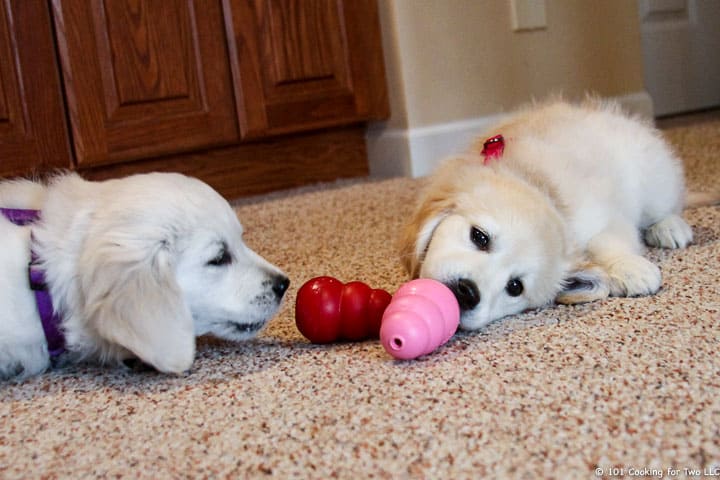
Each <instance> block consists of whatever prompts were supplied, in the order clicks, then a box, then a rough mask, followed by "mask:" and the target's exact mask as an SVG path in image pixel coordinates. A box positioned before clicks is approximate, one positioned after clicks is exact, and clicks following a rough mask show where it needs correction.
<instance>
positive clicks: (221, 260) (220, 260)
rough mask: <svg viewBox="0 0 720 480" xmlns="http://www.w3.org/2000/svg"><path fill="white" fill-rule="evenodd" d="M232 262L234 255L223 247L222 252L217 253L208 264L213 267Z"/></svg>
mask: <svg viewBox="0 0 720 480" xmlns="http://www.w3.org/2000/svg"><path fill="white" fill-rule="evenodd" d="M231 262H232V256H231V255H230V252H228V251H227V248H223V249H222V250H220V252H219V253H218V254H217V256H216V257H215V258H213V259H212V260H210V261H209V262H207V264H208V266H212V267H221V266H223V265H227V264H229V263H231Z"/></svg>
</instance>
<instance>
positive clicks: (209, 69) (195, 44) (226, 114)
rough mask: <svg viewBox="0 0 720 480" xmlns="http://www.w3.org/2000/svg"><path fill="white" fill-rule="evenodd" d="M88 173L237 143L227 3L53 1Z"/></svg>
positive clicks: (78, 152)
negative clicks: (92, 169) (103, 166)
mask: <svg viewBox="0 0 720 480" xmlns="http://www.w3.org/2000/svg"><path fill="white" fill-rule="evenodd" d="M53 7H54V14H55V24H56V27H57V32H58V33H57V34H58V43H59V47H60V55H61V59H62V64H63V70H64V72H65V78H66V92H67V98H68V108H69V111H70V120H71V123H72V128H73V133H74V142H75V151H76V156H77V159H78V163H79V165H80V166H90V165H100V164H107V163H115V162H118V161H124V160H131V159H137V158H143V157H149V156H157V155H165V154H171V153H176V152H181V151H185V150H190V149H197V148H204V147H211V146H216V145H223V144H227V143H231V142H233V141H236V140H237V139H238V129H237V117H236V114H235V109H234V102H233V92H232V86H231V76H230V67H229V64H228V59H227V50H226V42H225V37H224V29H223V17H222V11H221V8H220V4H219V0H216V1H211V0H197V1H193V0H104V1H92V2H88V1H86V0H53Z"/></svg>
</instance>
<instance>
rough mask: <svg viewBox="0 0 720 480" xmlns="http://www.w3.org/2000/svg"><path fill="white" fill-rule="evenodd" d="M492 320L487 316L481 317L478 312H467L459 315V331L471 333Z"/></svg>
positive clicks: (480, 313) (481, 314)
mask: <svg viewBox="0 0 720 480" xmlns="http://www.w3.org/2000/svg"><path fill="white" fill-rule="evenodd" d="M493 320H494V319H492V318H489V317H488V316H487V315H483V313H482V312H481V311H479V310H468V311H466V312H462V313H461V314H460V329H461V330H465V331H468V332H472V331H474V330H478V329H480V328H482V327H484V326H485V325H487V324H488V323H490V322H492V321H493Z"/></svg>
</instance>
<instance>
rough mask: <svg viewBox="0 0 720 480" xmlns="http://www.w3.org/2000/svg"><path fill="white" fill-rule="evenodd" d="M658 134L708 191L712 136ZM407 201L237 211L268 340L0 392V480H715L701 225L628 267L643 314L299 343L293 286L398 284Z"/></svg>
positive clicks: (708, 294) (75, 372) (711, 345)
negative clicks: (267, 263)
mask: <svg viewBox="0 0 720 480" xmlns="http://www.w3.org/2000/svg"><path fill="white" fill-rule="evenodd" d="M666 134H667V136H668V138H669V139H670V140H671V141H672V142H673V143H674V144H675V145H676V146H677V148H678V150H679V151H680V152H681V153H682V155H684V157H685V158H686V161H687V165H688V178H689V183H690V185H691V186H692V187H693V188H696V189H707V188H712V187H715V188H717V187H718V185H720V121H711V122H706V123H702V124H699V125H694V126H690V127H679V128H674V129H671V130H668V131H667V132H666ZM339 161H340V160H339ZM421 183H422V182H421V181H419V180H410V179H394V180H388V181H382V182H367V181H361V182H345V183H340V184H335V185H329V186H322V187H315V188H306V189H303V190H299V191H294V192H290V193H287V192H286V193H282V194H273V195H269V196H266V197H262V198H255V199H251V200H245V201H243V202H242V203H241V204H239V206H238V212H239V214H240V217H241V219H242V221H243V223H244V224H245V226H246V229H247V236H246V240H247V241H248V243H249V244H250V245H251V246H252V247H254V248H255V249H256V250H258V251H259V252H261V253H262V254H263V255H265V256H266V257H267V258H269V259H270V260H271V261H273V262H275V263H277V264H278V265H281V266H282V267H283V268H284V269H285V270H286V272H287V273H288V274H289V275H290V277H291V278H292V280H293V285H292V287H291V290H290V292H289V294H288V297H287V300H286V303H285V305H284V308H283V309H282V311H281V313H280V314H279V316H278V317H277V318H276V319H275V320H274V321H273V322H272V323H271V326H270V327H269V328H268V329H267V330H266V331H265V332H264V333H263V334H262V335H261V337H260V338H259V339H257V340H256V341H252V342H249V343H245V344H239V345H238V344H230V343H224V342H219V341H216V340H212V339H200V341H199V351H198V355H197V359H196V362H195V364H194V367H193V369H192V371H191V372H190V373H188V374H187V375H185V376H182V377H171V376H164V375H160V374H156V373H152V372H147V373H128V372H122V371H118V370H109V369H102V368H98V367H93V366H76V367H70V368H67V369H64V370H57V371H53V372H51V373H48V374H46V375H44V376H41V377H38V378H35V379H31V380H29V381H27V382H26V383H24V384H20V385H13V384H10V385H4V386H2V387H0V416H1V417H2V420H1V421H0V477H1V478H73V479H76V478H94V477H109V478H116V477H117V478H148V479H160V478H264V477H274V478H281V479H286V478H317V479H327V478H348V479H359V478H434V479H443V478H446V479H458V478H475V479H477V478H533V479H534V478H596V469H598V468H599V469H602V472H603V473H604V474H605V476H606V478H607V476H608V475H609V474H610V473H616V474H617V475H616V476H617V477H620V476H637V474H639V473H647V474H650V475H651V476H652V474H653V473H656V472H653V471H652V470H653V469H661V470H662V474H663V478H668V477H671V476H673V475H672V474H673V473H677V474H678V475H679V477H683V476H687V475H691V474H692V472H690V471H689V470H686V469H698V470H699V471H700V473H701V474H702V473H703V471H704V473H706V474H708V473H709V474H715V473H718V474H720V355H719V354H718V350H719V347H720V282H719V280H720V279H719V275H718V270H719V269H720V207H712V208H701V209H697V210H693V211H688V212H686V217H687V219H688V220H689V221H690V223H691V224H692V225H693V227H694V230H695V234H696V242H695V244H694V245H693V246H691V247H690V248H688V249H686V250H682V251H658V250H653V251H650V252H649V253H648V255H649V257H650V258H651V259H652V260H653V261H655V262H657V263H658V264H659V265H660V266H661V268H662V271H663V274H664V284H663V288H662V290H661V292H660V293H659V294H658V295H655V296H652V297H646V298H632V299H627V298H617V299H610V300H607V301H603V302H597V303H592V304H587V305H582V306H576V307H565V306H559V307H553V308H547V309H545V310H542V311H534V312H530V313H526V314H523V315H520V316H516V317H513V318H508V319H505V320H503V321H501V322H498V323H495V324H493V325H491V326H490V327H489V328H487V329H485V330H483V331H480V332H476V333H474V334H466V333H460V334H457V335H456V336H455V337H454V338H453V339H452V340H451V341H450V343H449V344H448V345H447V346H445V347H444V348H442V349H440V350H439V351H437V352H435V353H434V354H432V355H430V356H427V357H424V358H422V359H420V360H417V361H412V362H397V361H393V360H392V359H391V358H390V357H389V356H388V355H387V354H386V353H385V352H384V350H383V349H382V347H381V346H380V344H379V343H378V342H377V341H368V342H364V343H356V344H339V345H331V346H313V345H310V344H309V343H308V342H307V341H306V340H304V339H303V337H302V336H301V335H300V334H299V332H298V331H297V330H296V328H295V324H294V319H293V306H294V301H295V293H296V291H297V288H298V287H299V286H300V285H301V284H302V283H303V282H304V281H306V280H308V279H309V278H311V277H313V276H316V275H321V274H329V275H333V276H336V277H338V278H340V279H342V280H344V281H350V280H362V281H365V282H367V283H369V284H370V285H372V286H373V287H381V288H386V289H388V290H390V291H394V290H395V289H396V288H397V287H398V286H399V285H400V284H401V283H402V282H404V281H405V280H406V277H405V274H404V272H403V271H402V270H401V268H400V266H399V263H398V261H397V258H396V252H395V239H396V236H397V231H398V228H399V227H400V225H401V223H402V220H403V218H404V217H406V216H407V214H408V212H409V211H410V209H411V205H412V202H413V198H414V195H415V194H416V192H417V190H418V187H419V186H420V185H421ZM611 468H615V469H617V470H615V472H611V470H610V469H611ZM643 469H646V470H643ZM669 469H671V470H669Z"/></svg>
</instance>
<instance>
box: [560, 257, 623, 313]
mask: <svg viewBox="0 0 720 480" xmlns="http://www.w3.org/2000/svg"><path fill="white" fill-rule="evenodd" d="M609 295H610V279H609V277H608V275H607V272H606V271H605V270H604V269H603V268H602V267H601V266H599V265H598V264H596V263H592V262H589V261H582V262H580V263H579V264H577V265H576V266H575V267H574V268H573V269H572V270H571V271H570V273H569V274H568V276H567V278H566V279H565V280H564V281H563V289H562V291H561V292H560V293H559V294H558V296H557V298H556V299H555V301H556V302H557V303H562V304H565V305H573V304H576V303H587V302H593V301H595V300H601V299H603V298H607V297H608V296H609Z"/></svg>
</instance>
